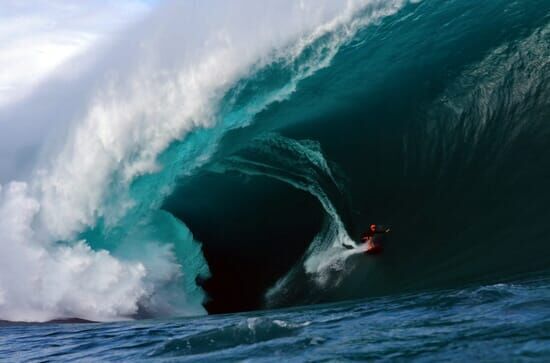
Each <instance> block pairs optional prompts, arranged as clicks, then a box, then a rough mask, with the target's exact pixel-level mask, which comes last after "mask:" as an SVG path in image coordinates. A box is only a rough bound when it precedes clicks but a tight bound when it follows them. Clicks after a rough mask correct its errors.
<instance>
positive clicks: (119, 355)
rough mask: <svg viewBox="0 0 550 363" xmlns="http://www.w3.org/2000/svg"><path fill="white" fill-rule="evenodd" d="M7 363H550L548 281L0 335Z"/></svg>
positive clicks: (7, 330)
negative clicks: (532, 362)
mask: <svg viewBox="0 0 550 363" xmlns="http://www.w3.org/2000/svg"><path fill="white" fill-rule="evenodd" d="M0 356H1V357H2V358H1V359H2V360H5V361H51V360H56V361H58V360H66V361H74V360H90V361H95V360H101V361H120V360H126V361H128V360H131V361H139V360H153V361H174V360H177V361H197V360H201V361H235V360H249V361H267V362H270V361H330V360H338V361H341V360H348V361H354V360H364V359H368V360H371V359H380V360H400V359H403V360H409V359H412V360H420V361H449V360H451V361H458V360H460V361H472V360H476V361H478V360H484V361H516V360H537V361H548V360H549V359H550V279H549V278H547V277H544V278H538V279H530V280H528V281H521V282H517V283H502V284H493V285H485V286H481V287H471V288H464V289H455V290H445V291H436V292H425V293H419V294H411V295H401V296H393V297H384V298H377V299H369V300H362V301H352V302H344V303H339V304H331V305H321V306H313V307H312V306H310V307H302V308H294V309H290V310H273V311H263V312H253V313H245V314H232V315H217V316H206V317H199V318H186V319H170V320H145V321H127V322H119V323H106V324H101V323H97V324H96V323H89V324H88V323H87V324H37V325H32V324H31V325H10V326H4V327H2V328H1V336H0Z"/></svg>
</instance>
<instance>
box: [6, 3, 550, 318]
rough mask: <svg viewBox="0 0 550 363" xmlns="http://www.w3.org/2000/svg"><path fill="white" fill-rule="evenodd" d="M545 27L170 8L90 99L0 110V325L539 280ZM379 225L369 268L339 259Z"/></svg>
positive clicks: (462, 10)
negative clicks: (385, 228) (2, 155)
mask: <svg viewBox="0 0 550 363" xmlns="http://www.w3.org/2000/svg"><path fill="white" fill-rule="evenodd" d="M548 10H550V9H549V4H548V3H547V2H545V1H531V2H525V1H520V2H514V3H508V2H504V1H495V2H491V3H482V4H473V3H464V2H459V1H451V0H449V1H442V2H429V1H423V2H418V1H412V2H407V1H399V0H395V1H378V0H370V1H369V0H365V1H347V2H336V1H328V0H327V1H321V2H319V1H315V2H314V1H300V2H294V1H283V2H281V1H278V2H269V3H262V4H260V3H256V2H250V1H238V2H232V3H231V4H228V3H227V2H222V1H212V2H203V3H201V4H200V5H199V4H197V3H193V2H190V3H187V2H186V3H181V2H173V3H166V4H164V5H162V6H160V7H159V9H157V10H156V11H155V12H154V13H153V14H151V16H150V17H149V18H148V19H147V20H145V21H144V22H142V23H140V24H139V26H136V27H135V28H133V29H130V31H129V32H128V33H127V34H126V35H124V36H122V37H121V38H120V39H118V40H116V41H115V42H114V43H113V44H111V45H108V46H105V48H104V49H103V51H102V54H103V58H102V59H101V60H100V61H98V62H97V64H94V65H93V66H91V67H90V69H89V71H88V72H87V74H85V75H84V76H83V77H82V78H81V79H79V80H75V81H72V82H71V81H66V80H64V79H62V78H60V79H53V80H50V81H49V82H46V83H45V84H44V87H43V88H42V89H41V90H38V91H37V92H36V93H35V94H34V95H33V96H32V97H31V98H30V99H28V100H24V101H22V102H21V103H20V104H17V105H15V106H13V107H10V108H9V109H4V110H1V111H0V118H1V119H2V122H1V123H0V128H1V129H2V139H5V140H10V139H11V140H15V141H17V140H19V141H17V143H16V144H14V145H13V148H14V149H16V151H17V150H19V149H20V150H29V145H28V144H31V146H32V147H31V148H30V150H31V152H29V153H30V156H27V157H26V159H28V160H26V161H25V163H26V164H27V166H25V167H19V162H18V160H20V159H16V158H15V157H14V158H12V159H11V160H7V161H6V160H4V161H3V164H2V165H4V166H3V170H2V172H3V175H2V176H3V178H2V179H3V184H2V189H1V190H0V244H1V245H0V246H1V248H2V257H1V264H0V318H1V319H6V320H25V321H45V320H49V319H55V318H68V317H80V318H85V319H92V320H117V319H125V318H132V317H146V316H165V315H190V314H202V313H205V312H206V310H205V309H204V307H203V304H206V306H207V308H208V309H209V310H210V311H212V312H222V311H234V310H243V309H251V308H258V307H263V306H270V307H271V306H272V307H277V306H286V305H294V304H304V303H315V302H320V301H330V300H339V299H347V298H354V297H364V296H372V295H378V294H385V293H391V292H400V291H406V290H415V289H424V288H432V287H439V286H449V285H452V284H463V283H466V282H472V281H477V280H480V279H492V278H494V276H495V275H496V274H498V275H499V276H501V277H502V276H504V277H506V276H513V275H514V274H518V273H522V272H527V271H532V270H534V269H538V268H543V267H545V266H547V263H548V258H547V255H548V254H547V253H546V252H547V247H545V246H546V243H545V242H546V240H545V235H546V234H547V233H548V227H547V222H546V218H547V216H548V214H547V212H546V211H545V209H546V205H548V202H549V200H548V199H549V196H550V194H549V193H547V192H546V191H545V189H546V185H545V184H546V180H547V170H548V166H549V165H548V164H549V162H550V155H548V151H547V148H546V145H548V142H547V141H548V127H547V125H546V124H545V121H546V120H547V119H548V115H549V108H548V107H549V106H548V100H549V99H550V97H549V96H550V94H549V92H550V91H549V89H550V87H549V86H548V85H549V82H548V81H549V80H548V75H549V74H550V72H549V68H550V62H549V59H550V57H549V56H550V49H549V44H550V42H549V41H548V40H549V34H550V28H549V25H548V16H547V15H545V14H548ZM51 89H55V92H53V93H52V92H51ZM32 105H36V107H33V108H32V110H31V109H29V106H32ZM37 109H38V110H39V112H37V111H36V110H37ZM31 127H34V128H36V129H39V130H44V133H43V134H42V133H41V134H38V135H37V134H35V135H34V136H32V137H31V136H25V137H27V138H29V139H28V140H27V139H25V138H23V137H18V135H19V134H21V133H23V134H24V133H25V132H28V131H27V130H28V129H29V128H31ZM44 134H45V135H46V136H45V137H43V138H42V136H43V135H44ZM21 139H23V140H26V141H27V142H26V143H25V142H22V141H20V140H21ZM18 148H19V149H18ZM15 154H17V155H18V156H20V155H21V154H22V151H18V152H16V153H15ZM29 160H30V161H29ZM27 169H28V171H27V172H21V170H27ZM5 175H8V177H5ZM9 176H13V178H10V177H9ZM14 178H15V179H16V180H15V179H14ZM371 221H374V222H377V223H382V224H391V225H392V226H393V229H394V234H393V235H392V236H391V239H390V240H388V241H387V253H386V254H385V255H384V256H383V257H382V258H380V259H376V260H372V259H370V260H369V259H365V258H364V256H363V255H362V254H361V252H362V250H361V247H360V246H356V248H354V249H352V250H349V249H347V248H345V247H343V245H354V244H355V242H354V240H356V239H357V235H358V233H359V232H360V231H361V229H362V228H363V227H364V226H365V225H366V224H368V223H370V222H371ZM205 290H206V292H207V294H206V293H205ZM207 295H208V296H209V297H207ZM208 299H210V300H209V301H208Z"/></svg>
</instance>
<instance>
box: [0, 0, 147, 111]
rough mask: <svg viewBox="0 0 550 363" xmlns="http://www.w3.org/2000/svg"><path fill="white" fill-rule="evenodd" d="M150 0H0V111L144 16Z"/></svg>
mask: <svg viewBox="0 0 550 363" xmlns="http://www.w3.org/2000/svg"><path fill="white" fill-rule="evenodd" d="M152 3H153V1H151V0H116V1H109V0H86V1H75V0H33V1H27V0H2V1H1V3H0V108H1V107H4V106H6V105H9V104H11V103H13V102H16V101H19V100H21V99H23V98H25V96H27V95H28V94H30V93H31V92H32V90H33V88H34V87H35V86H37V85H38V84H39V83H40V82H41V81H42V80H44V79H45V78H47V77H48V75H50V74H51V73H52V72H55V71H56V70H57V69H59V68H60V66H61V65H62V64H64V63H66V62H67V61H69V60H70V59H71V58H73V57H75V56H77V55H79V54H82V53H84V52H85V51H86V50H87V49H89V48H90V47H92V46H93V45H94V44H96V43H98V42H100V41H101V40H102V39H104V38H106V37H109V36H112V35H113V34H114V33H116V32H117V31H119V30H120V29H122V28H124V26H125V25H128V24H129V23H131V22H132V21H135V20H137V19H139V18H140V17H141V16H143V15H144V14H146V13H147V11H148V10H149V9H150V7H151V6H152Z"/></svg>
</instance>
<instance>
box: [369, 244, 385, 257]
mask: <svg viewBox="0 0 550 363" xmlns="http://www.w3.org/2000/svg"><path fill="white" fill-rule="evenodd" d="M382 251H383V248H382V246H380V245H374V247H372V248H369V249H368V250H366V251H365V254H367V255H377V254H379V253H382Z"/></svg>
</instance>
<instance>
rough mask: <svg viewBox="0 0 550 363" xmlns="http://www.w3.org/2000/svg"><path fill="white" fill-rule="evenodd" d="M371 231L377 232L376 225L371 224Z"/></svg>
mask: <svg viewBox="0 0 550 363" xmlns="http://www.w3.org/2000/svg"><path fill="white" fill-rule="evenodd" d="M370 230H371V231H373V232H374V231H376V224H371V225H370Z"/></svg>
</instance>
